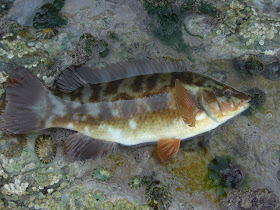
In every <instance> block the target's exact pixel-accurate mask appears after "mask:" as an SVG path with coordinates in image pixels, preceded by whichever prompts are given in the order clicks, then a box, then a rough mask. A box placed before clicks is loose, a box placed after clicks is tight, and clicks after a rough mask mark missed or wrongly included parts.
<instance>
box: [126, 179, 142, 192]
mask: <svg viewBox="0 0 280 210" xmlns="http://www.w3.org/2000/svg"><path fill="white" fill-rule="evenodd" d="M128 185H129V186H130V187H131V188H132V189H134V190H137V189H139V188H140V187H141V186H142V178H141V177H140V176H134V177H133V178H132V179H131V180H130V181H129V183H128Z"/></svg>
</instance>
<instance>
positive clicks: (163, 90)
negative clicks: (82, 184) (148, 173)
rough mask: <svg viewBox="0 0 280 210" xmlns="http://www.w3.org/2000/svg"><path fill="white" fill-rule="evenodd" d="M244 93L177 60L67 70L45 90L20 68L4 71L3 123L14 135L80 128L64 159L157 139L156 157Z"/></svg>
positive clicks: (165, 155)
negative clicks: (189, 68) (117, 144)
mask: <svg viewBox="0 0 280 210" xmlns="http://www.w3.org/2000/svg"><path fill="white" fill-rule="evenodd" d="M249 100H250V96H248V95H246V94H244V93H241V92H238V91H236V90H235V89H233V88H231V87H229V86H227V85H225V84H221V83H219V82H217V81H215V80H213V79H211V78H208V77H205V76H202V75H200V74H197V73H193V72H188V71H186V67H185V65H184V64H183V62H171V61H169V60H167V61H166V60H164V59H158V60H148V59H144V60H136V61H133V62H130V63H118V64H114V65H112V66H109V67H107V68H104V69H101V70H93V69H89V68H86V67H80V68H76V69H74V68H68V69H66V70H65V71H63V72H62V74H61V75H60V76H59V78H58V79H57V81H56V90H55V91H50V90H48V89H46V88H45V87H44V86H43V84H42V83H41V81H40V80H39V79H38V78H37V77H36V76H34V75H33V74H32V73H30V72H29V71H28V70H26V69H24V68H22V67H21V68H18V69H16V70H15V71H14V72H13V73H11V74H10V76H9V78H8V80H7V83H6V96H5V99H4V101H3V103H2V110H1V118H2V119H1V120H2V122H1V127H2V129H4V130H7V131H9V132H12V133H15V134H20V133H27V132H30V131H36V130H40V129H45V128H52V127H60V128H67V129H72V130H75V131H78V133H75V134H73V135H71V136H69V137H68V138H67V139H66V141H65V143H64V153H65V154H66V155H67V156H68V157H69V158H70V159H80V160H83V159H88V158H95V157H98V156H100V155H102V154H106V153H108V152H109V151H110V150H112V148H114V145H115V144H116V143H119V144H122V145H136V144H142V143H150V142H157V151H158V156H159V157H160V160H161V161H162V162H168V161H169V160H170V159H171V158H173V157H174V156H175V155H176V153H177V151H178V149H179V145H180V140H183V139H186V138H190V137H193V136H196V135H198V134H201V133H204V132H206V131H210V130H212V129H214V128H216V127H217V126H219V125H221V124H222V123H224V122H226V121H227V120H229V119H230V118H232V117H234V116H236V115H238V114H239V113H241V112H242V111H244V110H245V109H246V108H248V106H249V103H248V102H249Z"/></svg>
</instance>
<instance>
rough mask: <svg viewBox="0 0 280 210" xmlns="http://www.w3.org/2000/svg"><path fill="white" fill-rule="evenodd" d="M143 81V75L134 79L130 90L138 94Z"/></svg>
mask: <svg viewBox="0 0 280 210" xmlns="http://www.w3.org/2000/svg"><path fill="white" fill-rule="evenodd" d="M144 79H145V76H144V75H141V76H137V77H135V79H134V81H133V83H132V85H131V88H132V90H133V91H134V92H140V91H141V90H142V89H143V82H144Z"/></svg>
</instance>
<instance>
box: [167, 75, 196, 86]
mask: <svg viewBox="0 0 280 210" xmlns="http://www.w3.org/2000/svg"><path fill="white" fill-rule="evenodd" d="M176 79H179V81H180V82H181V83H183V84H188V85H192V84H193V77H192V74H191V73H190V72H172V73H171V79H170V87H172V88H173V87H175V81H176Z"/></svg>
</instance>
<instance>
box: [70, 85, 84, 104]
mask: <svg viewBox="0 0 280 210" xmlns="http://www.w3.org/2000/svg"><path fill="white" fill-rule="evenodd" d="M82 89H83V88H79V89H77V90H76V91H74V92H72V93H71V94H69V95H70V100H71V101H79V102H82Z"/></svg>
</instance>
